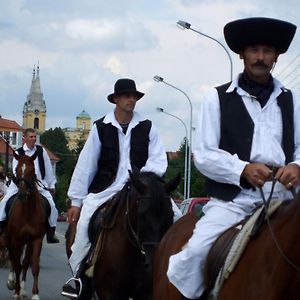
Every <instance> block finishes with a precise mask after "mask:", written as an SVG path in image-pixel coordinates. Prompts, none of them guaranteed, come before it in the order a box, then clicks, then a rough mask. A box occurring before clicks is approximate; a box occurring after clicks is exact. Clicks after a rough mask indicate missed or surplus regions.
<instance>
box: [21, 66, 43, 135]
mask: <svg viewBox="0 0 300 300" xmlns="http://www.w3.org/2000/svg"><path fill="white" fill-rule="evenodd" d="M39 72H40V68H39V66H37V70H36V73H35V68H34V69H33V76H32V82H31V88H30V92H29V94H28V96H27V101H26V102H25V104H24V107H23V127H24V128H34V129H35V130H36V131H37V133H38V134H42V133H43V132H45V124H46V103H45V101H44V99H43V93H42V91H41V85H40V74H39Z"/></svg>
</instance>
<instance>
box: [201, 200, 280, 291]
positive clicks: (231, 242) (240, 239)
mask: <svg viewBox="0 0 300 300" xmlns="http://www.w3.org/2000/svg"><path fill="white" fill-rule="evenodd" d="M271 204H272V205H270V207H269V210H268V216H269V217H270V216H271V215H272V214H273V213H274V212H275V211H276V210H277V209H278V208H279V207H280V205H281V204H282V202H281V201H276V202H272V203H271ZM263 211H264V207H263V206H261V207H260V208H258V209H257V210H256V211H255V212H254V214H253V215H252V216H250V217H247V218H246V219H245V220H243V221H242V222H240V223H238V224H236V225H233V226H232V227H231V228H229V229H228V230H226V231H225V232H224V233H223V234H222V235H221V236H220V237H219V238H218V239H217V240H216V241H215V243H214V244H213V245H212V247H211V250H210V251H209V254H208V257H207V260H206V267H205V275H204V278H205V284H206V287H207V291H212V290H213V291H212V294H213V296H216V295H217V294H218V291H219V289H220V287H221V286H222V284H223V282H224V280H225V279H227V278H228V277H229V276H230V273H231V272H232V271H233V269H234V267H235V266H236V264H237V263H238V261H239V258H240V257H241V255H242V254H243V252H244V250H245V248H246V246H247V244H248V243H249V241H250V238H256V237H257V235H258V234H259V229H260V228H261V226H262V225H263V224H264V222H265V219H264V220H263V221H262V218H261V215H262V212H263ZM253 228H254V234H253Z"/></svg>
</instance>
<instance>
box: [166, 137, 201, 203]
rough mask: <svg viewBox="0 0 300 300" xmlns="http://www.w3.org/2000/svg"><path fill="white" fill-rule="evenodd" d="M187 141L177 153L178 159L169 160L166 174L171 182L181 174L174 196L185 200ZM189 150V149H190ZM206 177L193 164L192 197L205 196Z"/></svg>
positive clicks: (182, 143)
mask: <svg viewBox="0 0 300 300" xmlns="http://www.w3.org/2000/svg"><path fill="white" fill-rule="evenodd" d="M185 141H186V139H183V141H182V142H181V144H180V148H179V149H178V151H177V154H178V155H177V157H176V158H173V159H169V161H168V168H167V171H166V174H165V177H166V179H167V180H170V179H171V178H173V177H174V176H176V175H177V174H178V173H180V174H181V176H182V180H181V182H180V184H179V186H178V187H177V189H176V191H175V192H174V193H173V194H172V196H173V197H174V198H176V199H183V195H184V169H185ZM188 150H189V149H188ZM203 186H204V176H203V175H202V174H201V173H200V172H199V171H198V170H197V169H196V167H195V165H194V164H193V162H192V163H191V182H190V197H202V196H205V195H204V192H203Z"/></svg>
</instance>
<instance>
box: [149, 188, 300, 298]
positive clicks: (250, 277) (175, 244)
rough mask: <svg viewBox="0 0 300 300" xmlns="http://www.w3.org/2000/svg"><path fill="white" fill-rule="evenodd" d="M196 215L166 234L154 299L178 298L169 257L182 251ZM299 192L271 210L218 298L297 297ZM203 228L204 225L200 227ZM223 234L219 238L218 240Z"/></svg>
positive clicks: (299, 280) (299, 293)
mask: <svg viewBox="0 0 300 300" xmlns="http://www.w3.org/2000/svg"><path fill="white" fill-rule="evenodd" d="M196 221H197V218H196V217H195V216H193V213H190V214H188V215H186V216H184V217H183V218H181V219H180V220H179V221H178V222H176V223H175V224H174V225H173V226H172V227H171V228H170V229H169V231H168V232H167V233H166V235H165V236H164V238H163V239H162V241H161V244H160V246H159V248H158V249H157V252H156V257H155V264H154V275H153V282H154V292H153V300H161V299H164V300H178V299H180V296H179V292H178V290H177V289H176V288H175V287H174V286H173V285H172V284H171V283H170V282H169V281H168V278H167V276H166V272H167V268H168V263H169V257H170V256H171V255H173V254H175V253H177V252H179V251H180V250H181V247H182V246H183V245H184V244H185V243H186V242H187V240H188V239H189V237H190V236H191V234H192V230H193V228H194V226H195V223H196ZM299 228H300V194H298V195H297V196H296V197H295V199H294V200H293V201H286V202H285V204H283V205H281V207H280V208H279V209H278V210H277V211H276V212H275V213H274V215H273V216H272V218H271V220H270V223H269V225H268V223H266V224H264V225H263V227H262V228H261V231H260V233H259V235H258V236H257V237H256V238H254V239H252V240H250V242H249V244H248V245H247V247H246V249H245V252H244V254H243V255H242V257H241V259H240V261H239V263H238V264H237V266H236V268H235V269H234V271H233V273H232V274H231V275H230V277H229V278H228V279H227V280H225V282H224V284H223V286H222V287H221V289H220V293H219V296H218V300H229V299H237V300H282V299H289V300H296V299H300V239H299ZM203 230H205V228H203ZM221 238H222V236H221V237H220V239H221Z"/></svg>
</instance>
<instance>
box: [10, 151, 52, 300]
mask: <svg viewBox="0 0 300 300" xmlns="http://www.w3.org/2000/svg"><path fill="white" fill-rule="evenodd" d="M14 156H15V158H16V159H17V160H18V164H17V167H16V176H15V177H14V183H15V184H16V185H17V187H18V193H17V194H16V195H15V196H13V197H14V199H13V202H12V205H11V208H10V210H9V213H8V217H7V223H6V227H5V235H6V241H7V247H8V251H9V257H10V261H11V264H12V268H13V270H14V273H15V295H14V299H18V298H19V297H20V296H21V297H24V296H26V290H25V281H26V273H27V269H28V267H29V265H31V269H32V275H33V279H34V281H33V287H32V298H31V299H34V300H38V299H39V295H38V294H39V289H38V276H39V271H40V265H39V260H40V254H41V250H42V243H43V238H44V235H45V233H46V231H47V224H48V222H47V218H48V214H49V207H47V201H45V199H43V198H42V197H41V196H40V194H39V192H38V189H37V186H36V175H35V169H34V160H35V159H36V157H37V152H36V153H34V155H32V156H31V157H28V156H26V155H24V156H21V157H20V156H18V155H17V154H16V153H15V154H14ZM24 249H25V255H24V258H23V260H22V263H21V259H22V254H23V250H24ZM21 272H22V283H20V275H21ZM11 277H12V274H10V275H9V280H11ZM21 286H22V288H21Z"/></svg>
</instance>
